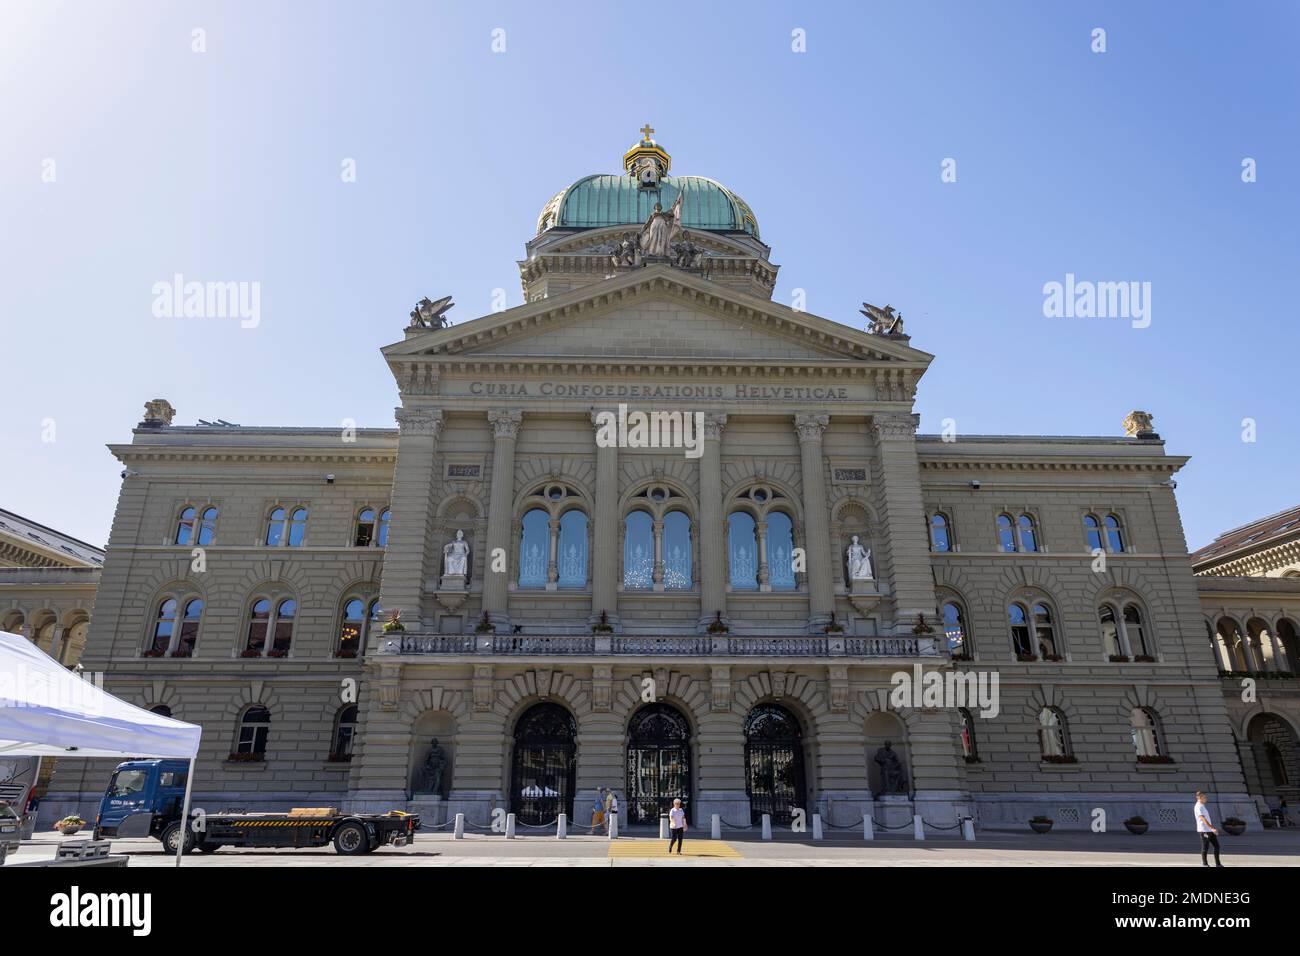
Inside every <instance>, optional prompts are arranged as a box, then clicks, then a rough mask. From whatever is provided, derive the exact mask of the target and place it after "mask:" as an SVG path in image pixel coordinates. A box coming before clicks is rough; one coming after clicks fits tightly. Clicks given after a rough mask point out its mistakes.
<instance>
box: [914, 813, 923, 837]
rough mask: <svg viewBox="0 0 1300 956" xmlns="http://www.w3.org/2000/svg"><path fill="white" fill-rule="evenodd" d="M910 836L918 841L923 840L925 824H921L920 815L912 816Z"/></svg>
mask: <svg viewBox="0 0 1300 956" xmlns="http://www.w3.org/2000/svg"><path fill="white" fill-rule="evenodd" d="M912 836H913V837H915V838H916V839H918V840H924V839H925V824H924V823H922V822H921V814H919V813H914V814H912Z"/></svg>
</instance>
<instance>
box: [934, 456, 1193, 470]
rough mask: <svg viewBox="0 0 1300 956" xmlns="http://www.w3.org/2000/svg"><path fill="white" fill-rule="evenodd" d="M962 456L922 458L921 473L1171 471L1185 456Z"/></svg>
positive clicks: (1179, 464) (1181, 463) (1176, 467)
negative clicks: (1158, 457) (1160, 457)
mask: <svg viewBox="0 0 1300 956" xmlns="http://www.w3.org/2000/svg"><path fill="white" fill-rule="evenodd" d="M1033 454H1035V453H1034V452H1028V453H1026V455H1016V456H1011V455H1006V456H1004V455H981V456H975V455H962V456H960V457H954V458H933V457H924V456H923V457H921V458H920V462H919V463H920V466H921V471H922V472H943V471H972V470H978V471H981V472H985V473H987V472H989V471H1001V472H1054V471H1075V472H1083V471H1097V472H1126V471H1127V472H1153V473H1157V474H1173V473H1174V472H1176V471H1178V469H1179V468H1181V467H1182V465H1183V462H1185V461H1186V459H1185V458H1172V457H1171V458H1163V459H1159V460H1152V459H1150V458H1137V459H1134V458H1125V457H1122V456H1115V457H1106V458H1102V457H1095V458H1094V457H1088V458H1066V457H1060V456H1051V457H1048V456H1043V457H1036V458H1029V457H1027V455H1033Z"/></svg>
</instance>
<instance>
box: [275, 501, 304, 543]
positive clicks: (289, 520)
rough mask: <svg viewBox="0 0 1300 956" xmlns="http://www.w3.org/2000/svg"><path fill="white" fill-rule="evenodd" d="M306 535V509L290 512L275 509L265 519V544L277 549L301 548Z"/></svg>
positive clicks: (278, 508)
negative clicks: (286, 547) (284, 547)
mask: <svg viewBox="0 0 1300 956" xmlns="http://www.w3.org/2000/svg"><path fill="white" fill-rule="evenodd" d="M306 535H307V509H306V508H294V509H293V511H292V512H290V511H288V510H286V509H284V508H280V507H276V508H272V509H271V514H270V515H269V516H268V517H267V519H266V544H267V546H268V547H272V548H278V547H283V546H286V545H287V546H288V547H290V548H298V547H301V546H302V542H303V538H305V537H306Z"/></svg>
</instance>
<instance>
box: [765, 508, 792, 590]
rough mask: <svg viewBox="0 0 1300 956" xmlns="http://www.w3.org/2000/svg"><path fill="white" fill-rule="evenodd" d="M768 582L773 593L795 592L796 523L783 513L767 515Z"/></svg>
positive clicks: (774, 512)
mask: <svg viewBox="0 0 1300 956" xmlns="http://www.w3.org/2000/svg"><path fill="white" fill-rule="evenodd" d="M767 569H768V570H767V575H768V576H767V580H768V583H769V584H770V585H771V586H772V590H773V591H793V590H794V589H795V580H794V523H793V522H792V521H791V520H790V516H789V515H787V514H786V513H785V512H782V511H770V512H768V515H767Z"/></svg>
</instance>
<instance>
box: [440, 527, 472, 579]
mask: <svg viewBox="0 0 1300 956" xmlns="http://www.w3.org/2000/svg"><path fill="white" fill-rule="evenodd" d="M468 569H469V543H468V542H467V541H466V540H465V532H464V531H462V530H461V529H459V528H457V529H456V540H455V541H451V542H448V543H447V545H445V546H444V547H443V549H442V573H443V574H445V575H451V576H457V575H458V576H460V577H466V576H467V575H468V574H469V570H468Z"/></svg>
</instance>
